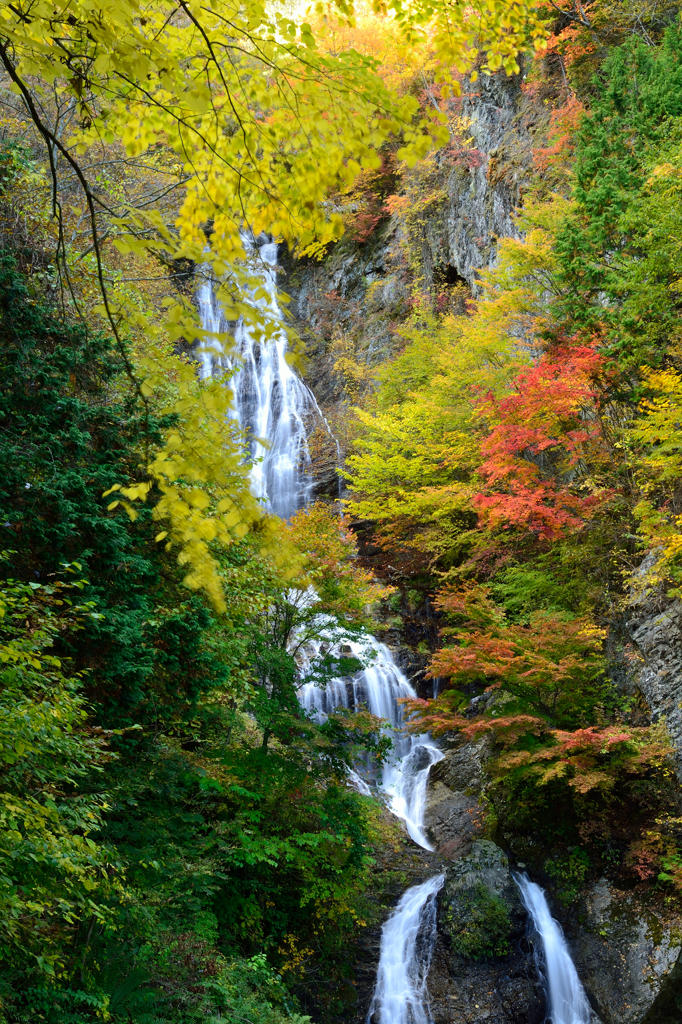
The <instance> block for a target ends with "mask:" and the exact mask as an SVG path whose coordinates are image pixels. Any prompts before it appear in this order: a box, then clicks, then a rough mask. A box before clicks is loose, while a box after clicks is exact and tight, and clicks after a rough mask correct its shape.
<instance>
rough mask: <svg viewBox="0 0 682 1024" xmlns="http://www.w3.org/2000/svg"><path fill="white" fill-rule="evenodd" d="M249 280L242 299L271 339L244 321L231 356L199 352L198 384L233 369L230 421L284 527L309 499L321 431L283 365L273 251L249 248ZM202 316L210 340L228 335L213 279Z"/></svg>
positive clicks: (206, 284) (306, 393) (255, 482)
mask: <svg viewBox="0 0 682 1024" xmlns="http://www.w3.org/2000/svg"><path fill="white" fill-rule="evenodd" d="M246 247H247V250H248V252H249V255H250V266H249V269H250V272H251V274H252V275H253V276H254V279H255V280H257V284H258V288H259V291H260V292H261V293H262V294H261V295H260V297H259V298H256V297H255V296H256V287H254V288H253V294H252V295H251V296H247V298H248V299H249V301H250V302H251V304H252V305H253V306H256V307H258V308H259V309H260V310H261V312H262V314H263V316H264V318H265V319H266V321H267V322H268V324H269V325H270V330H269V332H268V333H269V336H268V337H267V338H265V337H264V336H263V337H260V336H259V333H258V332H257V331H256V330H254V328H253V327H250V326H249V325H247V324H245V323H244V321H243V320H239V321H238V322H237V325H236V327H235V328H234V347H233V351H232V352H231V354H230V355H228V356H226V355H223V356H220V355H218V354H217V353H216V352H213V351H211V350H209V349H206V350H204V351H201V350H200V351H199V356H200V358H201V364H202V365H201V372H202V376H203V377H210V376H211V375H212V374H213V373H214V372H216V370H217V371H221V370H225V369H231V370H232V371H233V375H232V378H231V381H230V386H231V388H232V390H233V392H234V410H235V418H236V419H237V421H238V422H239V425H240V426H241V427H242V429H243V430H245V431H246V434H247V437H248V441H249V455H250V458H251V459H252V460H254V463H253V470H252V473H251V481H252V488H253V492H254V494H256V495H257V496H258V497H259V498H263V499H264V500H265V501H266V502H267V504H268V506H269V508H270V509H271V510H272V511H273V512H274V513H275V514H276V515H278V516H282V518H283V519H288V518H289V516H290V515H291V514H292V513H293V512H295V511H296V510H297V509H299V508H302V507H303V506H304V505H306V504H307V503H308V502H309V501H310V499H311V498H312V491H313V480H312V476H311V473H310V453H309V451H308V431H309V427H310V425H311V423H312V421H313V420H314V419H317V418H319V419H320V420H322V422H324V423H326V421H325V420H324V417H323V416H322V414H321V412H320V410H319V407H318V405H317V401H316V400H315V397H314V395H313V393H312V392H311V390H310V388H308V387H306V385H305V384H304V383H303V381H302V380H301V378H300V377H299V376H298V375H297V374H296V373H294V371H293V370H292V368H291V367H290V366H289V363H288V362H287V360H286V350H287V337H286V332H285V331H284V330H283V329H282V328H281V327H280V326H279V325H280V324H281V311H280V309H279V305H278V302H277V280H276V267H277V244H276V243H275V242H267V243H265V244H264V245H260V246H257V247H256V246H253V245H252V244H248V243H247V246H246ZM198 301H199V312H200V315H201V321H202V326H203V327H204V328H205V329H206V330H209V331H213V332H215V333H218V332H221V333H222V332H226V331H228V329H229V325H228V324H227V322H226V320H225V317H224V314H223V311H222V309H221V307H220V304H219V302H218V300H217V298H216V293H215V288H214V286H213V282H212V281H211V278H210V276H208V275H204V276H202V277H201V278H200V284H199V291H198Z"/></svg>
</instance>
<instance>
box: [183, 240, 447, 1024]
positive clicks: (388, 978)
mask: <svg viewBox="0 0 682 1024" xmlns="http://www.w3.org/2000/svg"><path fill="white" fill-rule="evenodd" d="M247 248H249V249H250V252H251V256H252V262H253V264H254V266H253V267H252V272H254V273H255V275H256V276H257V277H258V278H259V279H260V281H259V283H260V284H261V285H262V290H263V292H264V295H265V297H262V298H260V299H256V297H255V294H256V289H255V288H254V291H253V296H252V298H251V301H253V302H254V303H257V304H260V305H261V308H262V309H263V312H264V314H265V315H266V316H267V317H269V318H270V319H271V320H273V321H275V323H277V322H279V321H280V311H279V307H278V305H277V286H276V279H275V267H276V260H277V246H276V244H274V243H266V244H264V245H260V246H258V247H254V246H247ZM199 307H200V312H201V318H202V325H203V326H204V328H205V329H207V330H210V331H213V332H221V333H222V332H225V331H227V330H228V327H229V325H228V324H227V323H226V322H225V318H224V316H223V314H222V311H221V309H220V305H219V303H218V302H217V300H216V295H215V289H214V287H213V284H212V282H211V280H210V279H209V278H208V277H205V278H204V279H203V280H202V281H201V284H200V288H199ZM286 347H287V341H286V334H285V332H284V330H283V329H280V328H277V329H275V330H274V331H273V332H272V334H271V336H270V337H268V338H267V339H265V338H262V339H260V340H259V339H258V338H257V337H256V333H255V332H254V331H253V330H252V329H250V328H248V327H247V326H246V325H245V324H244V323H242V322H240V323H238V324H237V326H236V329H235V332H234V352H233V354H232V355H231V356H229V357H226V356H222V357H221V356H216V355H215V354H213V353H211V352H210V351H208V350H206V351H203V352H200V353H199V355H200V358H201V362H202V375H203V376H204V377H208V376H211V375H212V374H213V373H214V372H215V371H216V369H217V370H218V371H220V370H222V369H231V370H232V378H231V387H232V388H233V390H234V395H235V403H234V405H235V418H236V419H237V421H238V423H239V425H240V426H241V427H242V429H244V430H245V431H246V434H247V437H248V439H249V454H250V457H251V458H252V459H253V460H255V462H254V468H253V471H252V487H253V490H254V493H255V494H257V495H258V496H259V497H261V498H263V499H264V501H265V502H266V503H267V505H268V507H269V508H270V509H271V510H272V511H273V512H275V513H276V514H277V515H279V516H282V518H284V519H288V518H289V517H290V516H291V515H292V514H293V513H294V512H295V511H296V510H297V509H299V508H301V507H303V506H304V505H305V504H307V503H308V502H309V501H310V499H311V498H312V493H313V480H312V474H311V471H310V470H311V467H310V454H309V451H308V431H309V429H310V426H311V425H312V423H313V422H314V418H315V417H316V416H317V417H319V420H321V421H322V422H323V423H324V424H325V426H327V429H328V424H327V423H326V420H325V419H324V417H323V416H322V414H321V412H320V410H319V407H318V405H317V402H316V400H315V397H314V395H313V394H312V392H311V391H310V390H309V388H307V387H306V386H305V384H304V383H303V382H302V381H301V380H300V378H299V377H298V376H297V375H296V374H295V373H294V371H293V370H292V369H291V367H290V366H289V364H288V363H287V361H286ZM337 450H338V445H337ZM310 646H311V649H310V650H308V651H307V652H303V653H302V660H303V661H304V662H305V660H306V658H307V659H308V660H310V659H311V658H314V657H315V656H316V655H317V654H319V653H320V649H321V647H322V643H320V644H318V646H317V648H315V645H310ZM344 647H345V650H344V653H348V654H351V655H354V656H356V657H358V658H359V659H360V660H361V661H363V662H364V663H366V664H368V667H366V668H365V669H364V670H363V671H361V672H359V673H357V674H356V675H354V676H353V677H352V678H348V679H334V680H332V681H331V682H330V683H328V684H327V686H326V687H325V688H320V687H318V686H315V685H314V684H313V683H307V684H304V685H303V686H302V687H301V689H300V691H299V699H300V702H301V705H302V706H303V707H304V708H305V709H306V711H308V712H309V713H310V714H312V715H314V716H315V717H317V718H318V719H321V718H323V717H324V716H325V715H327V714H329V712H330V711H332V710H334V708H337V707H344V708H351V707H352V708H358V707H361V706H366V707H367V708H368V709H369V711H371V712H372V714H374V715H377V716H378V717H380V718H383V719H385V720H386V721H387V722H388V723H389V725H388V728H389V729H390V730H391V731H392V735H393V741H394V751H393V756H392V758H391V760H390V762H389V763H388V764H386V765H385V766H384V768H383V771H382V776H381V781H380V789H381V790H382V792H383V793H384V794H385V795H386V797H387V799H388V805H389V807H390V809H391V810H392V811H393V813H394V814H396V815H397V816H398V817H400V818H402V819H403V821H404V822H405V824H406V826H407V830H408V832H409V834H410V836H411V837H412V839H413V840H414V841H415V842H416V843H418V844H419V846H422V847H423V848H424V849H426V850H430V849H431V845H430V843H429V841H428V839H427V838H426V835H425V833H424V827H423V819H424V807H425V802H426V787H427V781H428V774H429V770H430V768H431V765H433V764H435V762H436V761H439V760H440V759H441V758H442V757H443V754H442V752H441V751H440V750H439V748H438V747H437V746H436V745H435V744H434V743H433V742H431V741H430V740H429V738H428V737H425V736H410V735H409V734H407V733H406V732H405V729H404V721H403V710H402V706H401V705H400V704H399V703H398V700H399V698H401V697H416V696H417V694H416V692H415V690H414V689H413V687H412V686H411V685H410V683H409V682H408V680H407V679H406V678H405V676H404V674H403V673H402V672H401V670H400V668H399V667H398V666H397V665H396V663H395V661H394V659H393V656H392V654H391V652H390V651H389V649H388V647H386V646H385V645H384V644H380V643H379V642H378V641H377V640H375V639H374V638H372V637H369V636H368V637H367V638H366V639H363V640H362V641H351V642H349V643H348V644H346V645H344ZM313 648H315V649H313ZM326 653H329V652H328V651H327V652H326ZM303 668H305V665H303ZM350 779H351V781H352V782H353V784H354V785H356V786H357V788H358V789H359V790H360V791H361V792H364V793H370V792H371V790H370V787H369V785H368V782H367V779H366V778H362V777H361V775H359V774H358V773H357V772H355V771H353V772H351V773H350ZM443 880H444V876H443V875H437V876H435V877H433V878H430V879H429V880H428V881H427V882H424V883H423V885H418V886H414V887H413V888H411V889H408V890H407V892H406V893H405V894H404V896H403V897H402V899H401V900H400V903H399V904H398V906H397V908H396V910H395V911H394V913H393V914H392V915H391V917H390V918H389V919H388V921H387V922H386V924H385V925H384V927H383V932H382V940H381V956H380V962H379V968H378V973H377V984H376V990H375V993H374V998H373V1001H372V1006H371V1008H370V1011H369V1016H368V1021H369V1020H370V1018H371V1019H372V1021H373V1024H428V994H427V990H426V979H427V975H428V972H429V967H430V964H431V957H432V954H433V948H434V945H435V940H436V895H437V893H438V891H439V890H440V888H441V886H442V884H443Z"/></svg>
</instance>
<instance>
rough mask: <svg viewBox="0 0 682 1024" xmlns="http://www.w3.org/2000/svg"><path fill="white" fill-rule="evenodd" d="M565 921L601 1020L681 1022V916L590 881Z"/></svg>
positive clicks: (632, 1023)
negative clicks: (575, 922) (570, 919)
mask: <svg viewBox="0 0 682 1024" xmlns="http://www.w3.org/2000/svg"><path fill="white" fill-rule="evenodd" d="M572 910H573V913H572V915H571V916H572V917H573V918H574V919H575V918H577V919H578V920H579V921H580V922H581V923H580V924H579V925H578V927H571V926H570V924H569V925H567V929H566V931H567V935H568V937H569V940H570V941H571V947H572V950H571V951H572V954H573V959H574V962H575V965H576V968H577V970H578V974H579V975H580V978H581V980H582V983H583V985H584V986H585V990H586V992H587V994H588V997H589V999H590V1002H591V1004H592V1005H593V1006H594V1007H595V1009H596V1010H597V1013H598V1014H599V1016H600V1018H601V1020H602V1021H603V1024H673V1022H675V1024H677V1022H679V1021H680V1020H682V963H681V962H680V949H681V948H682V918H680V916H679V914H677V913H675V912H674V911H673V910H672V909H671V908H670V907H669V906H667V905H666V904H664V903H663V901H662V900H661V898H660V896H659V898H658V899H657V900H654V899H652V898H651V897H650V898H649V902H647V901H645V900H644V899H642V897H641V896H639V895H638V894H635V893H632V892H630V893H628V892H622V891H619V890H617V889H616V888H615V887H613V886H612V885H611V884H610V883H609V882H608V881H607V880H606V879H604V878H602V879H599V881H597V882H595V883H594V884H593V885H592V886H590V888H589V889H588V891H587V892H586V894H585V895H584V897H583V898H582V899H581V900H580V902H579V905H578V907H574V908H572Z"/></svg>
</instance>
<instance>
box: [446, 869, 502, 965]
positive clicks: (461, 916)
mask: <svg viewBox="0 0 682 1024" xmlns="http://www.w3.org/2000/svg"><path fill="white" fill-rule="evenodd" d="M443 921H444V924H445V925H446V926H447V927H448V930H449V932H450V941H451V943H452V949H453V950H454V952H455V953H458V954H459V955H460V956H465V957H468V958H469V959H471V960H492V959H493V958H494V957H497V956H506V955H507V954H508V953H510V952H511V941H510V940H511V935H512V921H511V915H510V912H509V907H508V906H507V904H506V903H505V901H504V899H503V898H502V897H501V896H497V895H496V894H495V893H494V892H491V891H490V889H489V888H488V887H487V886H486V885H484V884H483V882H478V883H477V884H476V885H475V886H474V887H473V888H472V889H467V890H465V891H464V892H462V893H461V894H460V895H459V896H458V897H456V898H455V899H453V900H451V901H450V904H449V906H448V909H447V910H446V911H445V913H444V914H443Z"/></svg>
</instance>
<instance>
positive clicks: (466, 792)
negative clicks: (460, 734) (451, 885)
mask: <svg viewBox="0 0 682 1024" xmlns="http://www.w3.org/2000/svg"><path fill="white" fill-rule="evenodd" d="M486 751H487V744H486V742H485V741H483V742H480V741H479V742H478V743H463V744H461V745H459V746H457V747H455V748H454V749H452V750H449V751H448V752H447V753H446V754H445V757H444V758H443V760H442V761H439V762H438V763H437V764H435V765H434V766H433V767H432V769H431V772H430V773H429V783H428V789H427V792H426V807H425V810H424V825H425V827H426V831H427V835H428V836H429V839H430V840H431V842H432V843H433V845H434V847H435V848H436V850H438V853H440V855H441V856H442V857H447V859H448V860H455V859H456V858H457V857H461V856H463V855H466V854H468V853H470V851H471V844H472V842H473V841H474V840H475V839H476V837H477V836H478V834H479V832H480V829H481V826H482V813H481V808H480V805H479V797H480V793H481V790H482V787H483V768H482V762H483V760H484V759H485V756H486Z"/></svg>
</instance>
